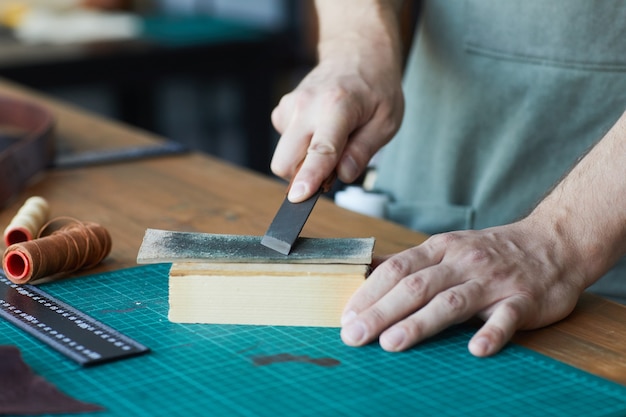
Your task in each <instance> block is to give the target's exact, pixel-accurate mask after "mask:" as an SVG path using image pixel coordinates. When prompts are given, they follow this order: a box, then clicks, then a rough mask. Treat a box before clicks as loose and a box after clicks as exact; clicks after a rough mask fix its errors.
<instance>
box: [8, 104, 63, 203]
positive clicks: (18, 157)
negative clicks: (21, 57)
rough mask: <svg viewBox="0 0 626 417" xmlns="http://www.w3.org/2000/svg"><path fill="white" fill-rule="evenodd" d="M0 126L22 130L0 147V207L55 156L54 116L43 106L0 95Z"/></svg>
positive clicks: (48, 164) (49, 163)
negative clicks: (3, 146)
mask: <svg viewBox="0 0 626 417" xmlns="http://www.w3.org/2000/svg"><path fill="white" fill-rule="evenodd" d="M0 128H3V129H5V128H9V129H15V130H16V131H18V132H22V133H21V134H20V135H18V136H17V137H16V138H15V139H14V140H11V141H10V142H11V143H10V144H9V146H8V147H6V148H5V149H3V150H1V149H0V208H2V207H4V206H6V205H7V204H8V203H9V202H10V201H11V199H12V198H14V197H15V196H16V195H17V194H18V193H19V192H20V191H21V190H23V189H24V188H25V187H26V186H27V185H28V183H29V181H30V180H31V179H33V177H35V176H36V175H37V174H38V173H39V172H41V171H43V170H45V169H46V168H47V167H48V166H50V165H51V163H52V161H53V159H54V135H53V131H54V117H53V116H52V114H51V113H50V112H49V111H48V110H46V109H45V108H43V107H41V106H39V105H37V104H34V103H31V102H26V101H22V100H18V99H15V98H10V97H6V96H0Z"/></svg>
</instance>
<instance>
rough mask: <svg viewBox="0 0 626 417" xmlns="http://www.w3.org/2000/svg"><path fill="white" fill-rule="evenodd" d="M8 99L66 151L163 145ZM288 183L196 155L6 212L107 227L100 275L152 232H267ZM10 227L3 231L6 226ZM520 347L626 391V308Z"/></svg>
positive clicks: (56, 188) (65, 109)
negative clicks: (36, 117) (50, 120)
mask: <svg viewBox="0 0 626 417" xmlns="http://www.w3.org/2000/svg"><path fill="white" fill-rule="evenodd" d="M0 94H4V95H10V96H14V97H21V98H26V99H29V100H32V101H35V102H38V103H41V104H43V105H45V106H47V107H48V108H49V109H51V110H52V111H53V112H54V114H55V115H56V118H57V126H56V131H57V137H58V142H59V147H61V148H63V149H64V150H68V149H70V150H73V151H81V150H94V149H108V148H116V147H122V146H131V145H132V146H136V145H141V144H146V145H149V144H154V141H159V140H161V139H160V138H158V137H156V136H153V135H150V134H148V133H146V132H143V131H140V130H137V129H133V128H131V127H128V126H124V125H121V124H118V123H114V122H112V121H108V120H104V119H102V118H99V117H96V116H93V115H91V114H88V113H86V112H84V111H81V110H80V109H76V108H72V107H70V106H67V105H64V104H61V103H59V102H55V101H53V100H50V99H48V98H46V97H44V96H42V95H39V94H37V93H35V92H33V91H29V90H26V89H23V88H21V87H18V86H16V85H14V84H11V83H8V82H5V81H0ZM284 191H285V185H284V184H283V183H281V182H279V181H277V180H275V179H272V178H268V177H264V176H261V175H259V174H256V173H253V172H252V171H247V170H244V169H241V168H238V167H235V166H232V165H229V164H226V163H224V162H222V161H220V160H217V159H215V158H212V157H209V156H207V155H202V154H198V153H191V154H187V155H182V156H171V157H161V158H155V159H151V160H142V161H135V162H130V163H120V164H112V165H108V166H94V167H86V168H78V169H72V170H52V171H49V172H47V173H46V174H45V175H44V176H42V178H40V180H39V181H38V182H36V183H34V184H33V185H32V186H30V187H29V188H28V189H27V190H25V191H24V192H23V193H22V194H21V195H20V196H19V198H18V199H17V200H16V201H14V202H13V203H11V204H10V205H9V206H8V207H7V208H5V209H4V210H3V211H1V212H0V225H6V224H8V222H9V221H10V219H11V218H12V216H13V215H14V214H15V212H16V211H17V209H18V208H19V207H20V206H21V204H22V203H23V201H24V200H25V199H26V198H28V197H30V196H32V195H40V196H43V197H44V198H46V199H47V200H48V201H49V203H50V205H51V210H52V216H61V215H67V216H73V217H76V218H79V219H82V220H90V221H95V222H98V223H101V224H102V225H104V226H105V227H107V228H108V230H109V231H110V233H111V236H112V239H113V249H112V252H111V255H110V256H109V258H107V260H105V262H104V263H103V264H101V265H100V266H98V267H97V268H96V269H95V270H90V271H88V272H85V273H93V272H101V271H107V270H113V269H119V268H126V267H130V266H134V265H136V262H135V257H136V255H137V251H138V249H139V246H140V243H141V240H142V237H143V234H144V232H145V230H146V228H162V229H169V230H178V231H195V232H208V233H232V234H256V235H262V234H263V233H264V232H265V229H266V228H267V226H268V224H269V222H270V221H271V219H272V217H273V215H274V214H275V212H276V210H277V208H278V206H279V204H280V202H281V201H282V198H283V195H284ZM3 227H4V226H3ZM303 235H306V236H313V237H369V236H374V237H375V238H376V247H375V252H376V255H382V254H390V253H394V252H398V251H400V250H403V249H406V248H408V247H411V246H414V245H417V244H419V243H420V242H422V241H423V240H424V239H425V238H426V236H425V235H423V234H420V233H416V232H413V231H410V230H408V229H405V228H403V227H400V226H398V225H395V224H392V223H390V222H386V221H382V220H376V219H372V218H369V217H365V216H362V215H359V214H356V213H353V212H349V211H347V210H344V209H342V208H339V207H337V206H335V205H334V204H333V203H332V202H330V201H328V200H325V199H322V200H320V202H319V203H318V205H317V206H316V208H315V210H314V211H313V213H312V215H311V218H310V219H309V221H308V223H307V225H306V226H305V229H304V231H303ZM515 341H516V342H517V343H520V344H522V345H524V346H527V347H530V348H532V349H534V350H536V351H539V352H541V353H544V354H546V355H549V356H551V357H553V358H556V359H559V360H561V361H563V362H566V363H569V364H571V365H574V366H576V367H578V368H581V369H584V370H586V371H589V372H591V373H594V374H596V375H599V376H602V377H605V378H608V379H611V380H614V381H617V382H620V383H622V384H626V360H624V359H625V358H626V307H624V306H622V305H619V304H616V303H613V302H611V301H608V300H605V299H603V298H600V297H597V296H594V295H591V294H585V295H584V296H583V297H582V298H581V300H580V302H579V304H578V306H577V308H576V310H575V311H574V312H573V313H572V314H571V315H570V316H569V317H568V318H567V319H565V320H563V321H561V322H559V323H557V324H555V325H552V326H549V327H546V328H544V329H540V330H536V331H528V332H520V333H519V334H518V335H517V336H516V337H515Z"/></svg>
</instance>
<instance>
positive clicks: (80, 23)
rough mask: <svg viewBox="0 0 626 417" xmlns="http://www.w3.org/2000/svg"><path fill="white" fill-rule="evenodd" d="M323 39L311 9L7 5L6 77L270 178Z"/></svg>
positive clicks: (181, 0)
mask: <svg viewBox="0 0 626 417" xmlns="http://www.w3.org/2000/svg"><path fill="white" fill-rule="evenodd" d="M406 3H407V6H406V7H405V10H404V11H403V15H402V16H403V36H404V39H405V46H406V48H407V49H408V47H409V44H410V39H411V33H412V29H413V25H414V22H415V19H416V15H417V10H416V9H417V7H415V6H414V5H413V2H412V1H408V2H406ZM316 32H317V31H316V16H315V10H314V7H313V5H312V0H294V1H292V0H0V77H2V78H5V79H8V80H13V81H16V82H18V83H20V84H23V85H25V86H28V87H31V88H34V89H37V90H40V91H43V92H45V93H46V94H49V95H51V96H54V97H57V98H60V99H62V100H64V101H66V102H69V103H72V104H75V105H77V106H79V107H82V108H85V109H88V110H90V111H93V112H96V113H99V114H102V115H105V116H107V117H110V118H113V119H117V120H120V121H123V122H125V123H128V124H131V125H134V126H136V127H139V128H142V129H145V130H148V131H151V132H154V133H157V134H159V135H162V136H164V137H166V138H168V139H170V140H174V141H177V142H179V143H182V144H184V145H186V146H188V147H189V148H191V149H195V150H200V151H204V152H207V153H210V154H212V155H215V156H218V157H220V158H222V159H225V160H228V161H231V162H233V163H235V164H237V165H240V166H243V167H247V168H250V169H253V170H256V171H258V172H262V173H269V161H270V159H271V155H272V153H273V149H274V146H275V144H276V141H277V139H278V135H277V134H276V133H275V132H274V130H273V128H272V126H271V121H270V113H271V111H272V109H273V108H274V106H275V105H276V103H277V102H278V100H279V99H280V97H281V96H282V95H283V94H285V93H286V92H288V91H290V90H291V89H292V88H293V87H295V85H296V84H297V83H298V81H299V80H300V79H301V78H302V76H303V75H304V74H306V72H307V71H308V70H309V69H310V68H311V67H312V66H313V65H314V64H315V60H316V53H315V42H316V39H317V34H316Z"/></svg>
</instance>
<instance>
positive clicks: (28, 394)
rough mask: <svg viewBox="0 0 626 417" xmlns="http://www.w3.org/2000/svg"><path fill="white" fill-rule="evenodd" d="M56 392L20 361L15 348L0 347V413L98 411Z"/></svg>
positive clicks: (87, 404) (98, 408) (93, 407)
mask: <svg viewBox="0 0 626 417" xmlns="http://www.w3.org/2000/svg"><path fill="white" fill-rule="evenodd" d="M101 410H103V408H102V407H100V406H98V405H95V404H89V403H85V402H82V401H78V400H75V399H74V398H72V397H70V396H68V395H66V394H64V393H63V392H61V391H59V390H58V389H57V388H56V387H55V386H54V385H52V384H50V383H49V382H48V381H46V380H45V379H43V378H42V377H40V376H38V375H36V374H35V373H34V372H33V371H32V370H31V369H30V367H29V366H28V365H27V364H26V363H25V362H24V361H23V360H22V355H21V354H20V351H19V349H17V348H16V347H14V346H0V415H6V414H11V415H25V414H29V415H33V414H57V413H82V412H93V411H101Z"/></svg>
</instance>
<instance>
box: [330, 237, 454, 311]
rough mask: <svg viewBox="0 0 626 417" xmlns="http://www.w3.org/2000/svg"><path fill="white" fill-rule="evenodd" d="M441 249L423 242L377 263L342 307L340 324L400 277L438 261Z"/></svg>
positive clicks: (373, 301) (370, 304) (430, 243)
mask: <svg viewBox="0 0 626 417" xmlns="http://www.w3.org/2000/svg"><path fill="white" fill-rule="evenodd" d="M442 258H443V249H442V248H440V247H438V245H434V244H433V242H432V240H427V241H426V242H424V243H422V244H421V245H419V246H416V247H413V248H410V249H407V250H405V251H403V252H400V253H399V254H396V255H395V256H392V257H391V258H389V259H387V260H385V261H384V262H383V263H381V264H380V265H379V266H378V267H377V268H376V269H374V271H373V272H372V274H371V275H370V276H369V277H368V278H367V280H365V282H364V283H363V285H362V286H361V287H360V288H359V289H358V290H357V291H356V292H355V293H354V294H353V295H352V297H351V298H350V300H348V302H347V303H346V306H345V307H344V312H343V317H342V323H345V322H347V321H349V320H350V318H352V317H354V316H356V315H358V314H360V313H362V312H364V311H365V310H367V309H368V308H369V307H371V306H372V305H374V304H375V303H376V302H377V301H378V300H380V299H381V298H382V297H383V296H385V295H386V294H387V293H389V292H390V291H391V290H392V289H393V288H394V287H396V286H397V285H398V283H399V282H400V281H402V280H403V279H404V278H406V277H408V276H410V275H413V274H414V273H415V272H417V271H420V270H423V269H426V268H428V267H430V266H434V265H436V264H438V263H440V262H441V259H442Z"/></svg>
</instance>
